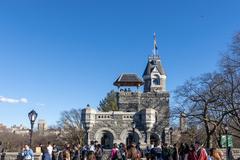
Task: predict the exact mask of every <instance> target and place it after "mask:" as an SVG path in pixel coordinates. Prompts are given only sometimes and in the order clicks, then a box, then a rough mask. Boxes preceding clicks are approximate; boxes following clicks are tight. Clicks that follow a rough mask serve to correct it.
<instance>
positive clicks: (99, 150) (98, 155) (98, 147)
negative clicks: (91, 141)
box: [95, 144, 103, 160]
mask: <svg viewBox="0 0 240 160" xmlns="http://www.w3.org/2000/svg"><path fill="white" fill-rule="evenodd" d="M95 156H96V160H101V159H102V156H103V151H102V148H101V144H97V145H96V150H95Z"/></svg>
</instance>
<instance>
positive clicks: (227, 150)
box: [224, 124, 229, 160]
mask: <svg viewBox="0 0 240 160" xmlns="http://www.w3.org/2000/svg"><path fill="white" fill-rule="evenodd" d="M224 130H225V133H226V160H228V158H229V149H228V125H227V124H225V126H224Z"/></svg>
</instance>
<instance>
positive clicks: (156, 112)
mask: <svg viewBox="0 0 240 160" xmlns="http://www.w3.org/2000/svg"><path fill="white" fill-rule="evenodd" d="M155 122H157V112H155Z"/></svg>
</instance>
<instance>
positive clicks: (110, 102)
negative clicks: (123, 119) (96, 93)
mask: <svg viewBox="0 0 240 160" xmlns="http://www.w3.org/2000/svg"><path fill="white" fill-rule="evenodd" d="M98 110H99V111H103V112H108V111H117V110H118V106H117V96H116V92H114V91H113V90H111V91H110V92H109V93H107V96H106V97H105V98H104V99H103V100H101V101H100V103H99V107H98Z"/></svg>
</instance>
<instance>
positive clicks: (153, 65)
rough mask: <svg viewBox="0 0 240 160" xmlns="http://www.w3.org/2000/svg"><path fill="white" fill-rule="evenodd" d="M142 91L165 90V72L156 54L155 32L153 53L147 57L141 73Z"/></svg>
mask: <svg viewBox="0 0 240 160" xmlns="http://www.w3.org/2000/svg"><path fill="white" fill-rule="evenodd" d="M143 80H144V92H161V91H166V74H165V72H164V69H163V67H162V64H161V61H160V57H159V55H158V54H157V41H156V34H155V33H154V47H153V54H152V55H151V56H149V57H148V63H147V66H146V68H145V71H144V73H143Z"/></svg>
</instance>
